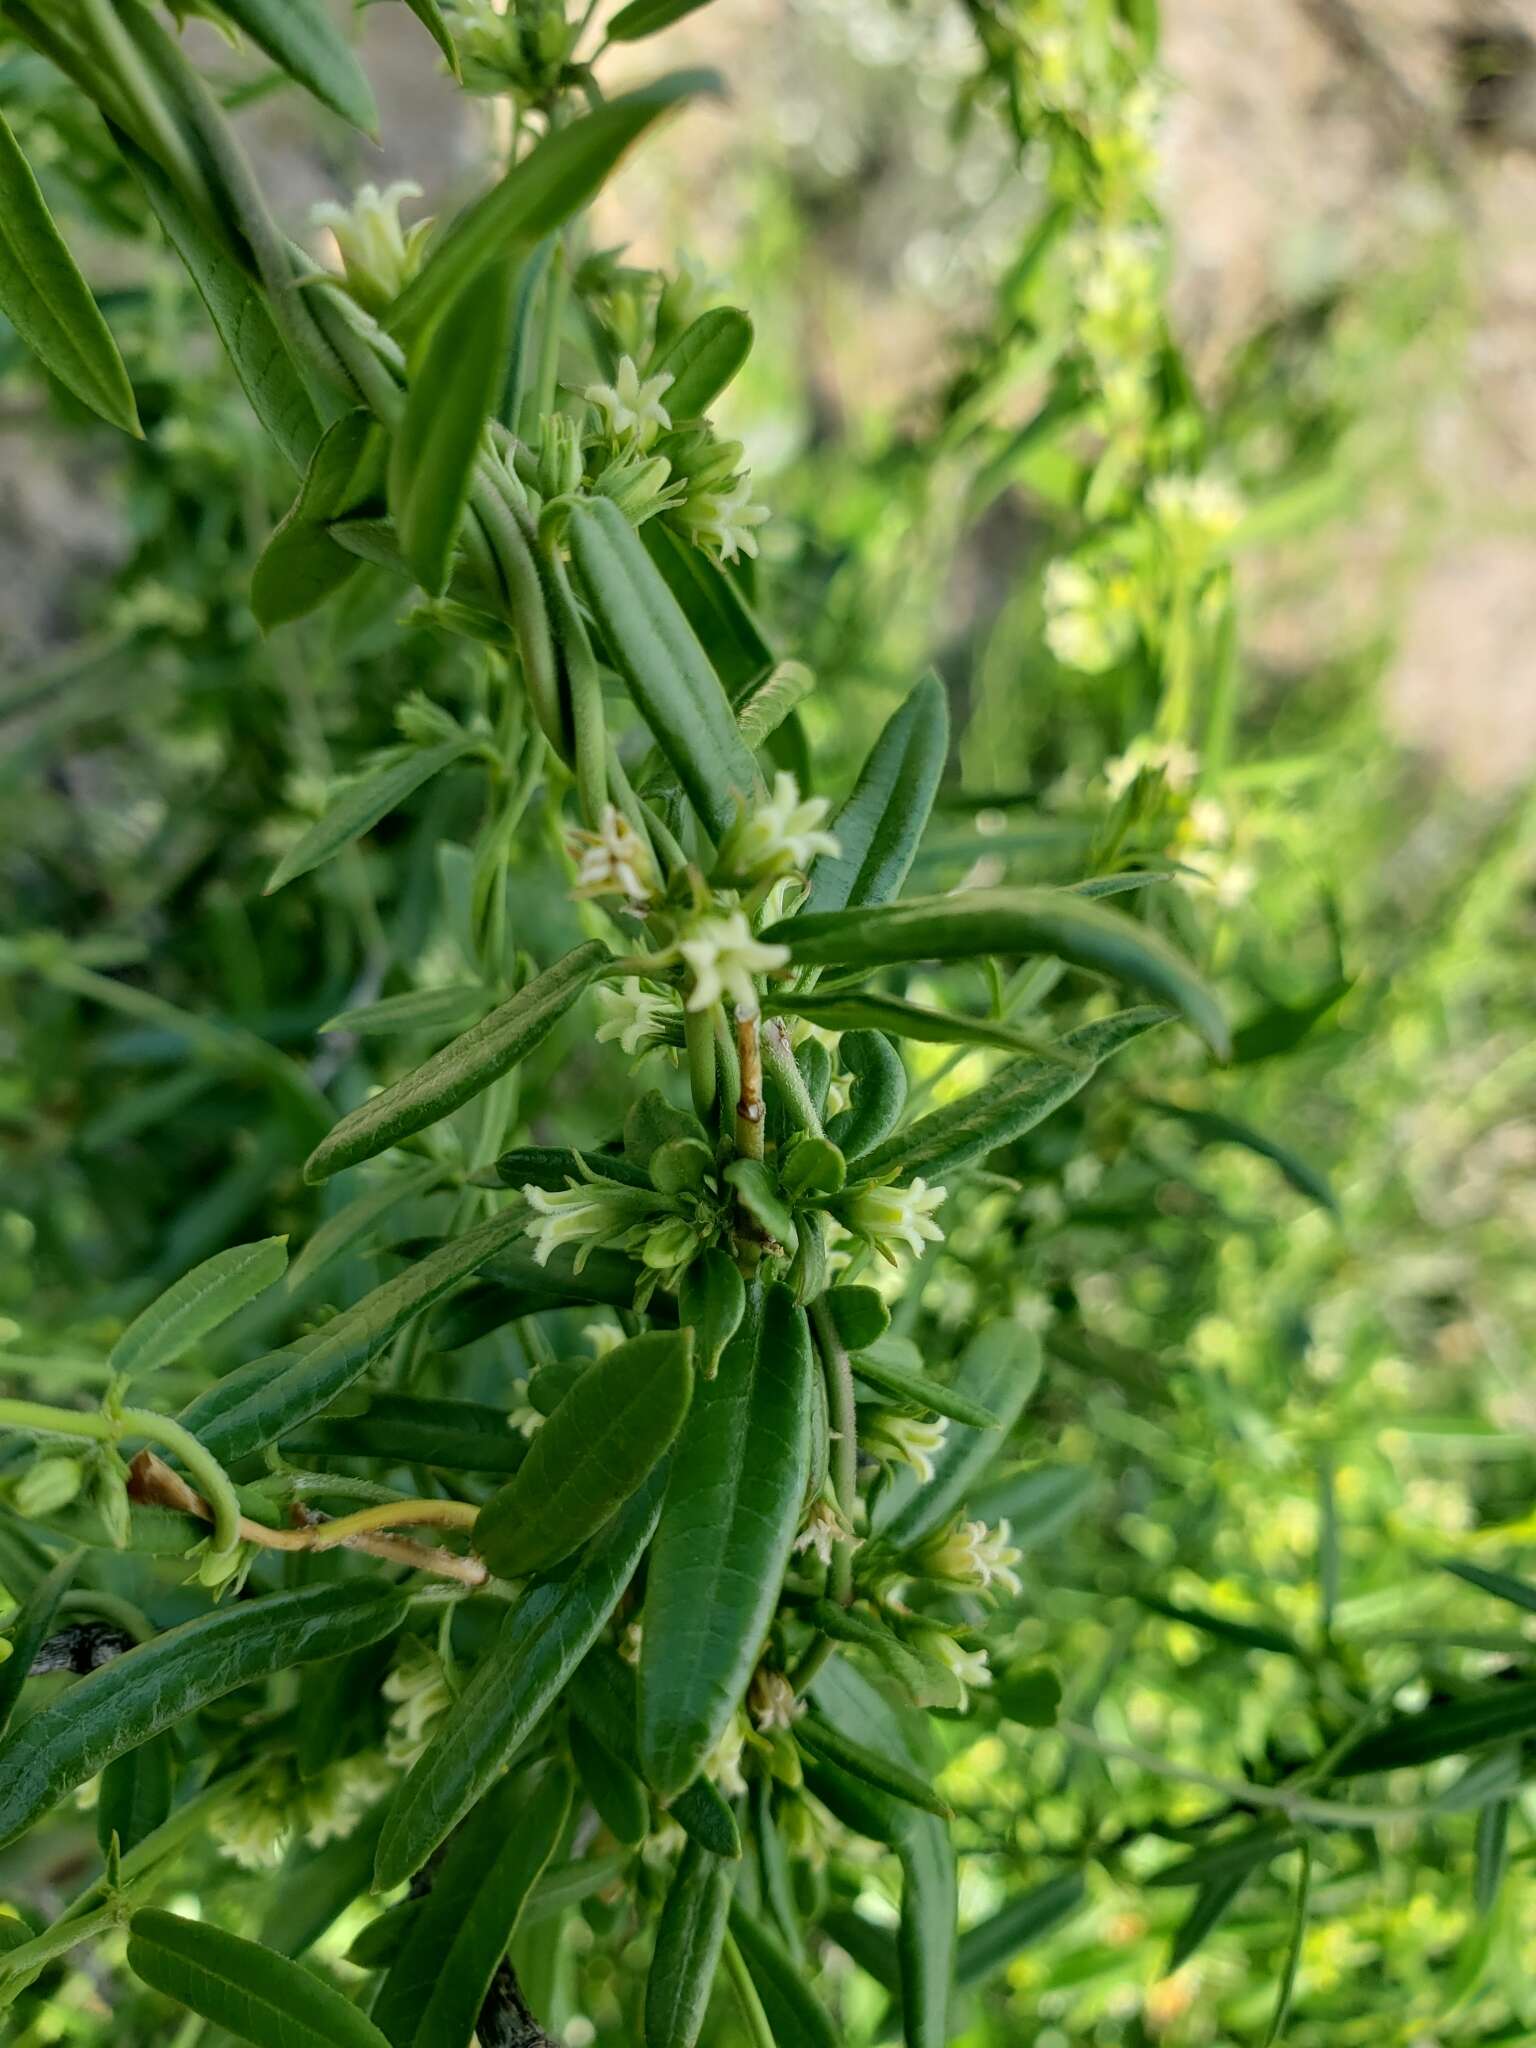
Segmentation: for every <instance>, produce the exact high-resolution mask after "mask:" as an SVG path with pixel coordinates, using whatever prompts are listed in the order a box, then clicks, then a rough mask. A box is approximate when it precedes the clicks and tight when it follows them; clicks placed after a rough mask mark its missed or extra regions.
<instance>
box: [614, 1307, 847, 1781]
mask: <svg viewBox="0 0 1536 2048" xmlns="http://www.w3.org/2000/svg"><path fill="white" fill-rule="evenodd" d="M812 1391H813V1367H812V1357H811V1340H810V1330H809V1326H808V1325H807V1323H806V1320H805V1312H804V1310H803V1309H801V1308H799V1307H797V1306H796V1304H795V1302H794V1301H793V1299H792V1298H791V1296H790V1294H789V1292H788V1290H787V1289H786V1288H783V1287H778V1286H775V1287H772V1288H770V1289H769V1290H768V1294H767V1297H766V1300H764V1299H762V1298H761V1297H757V1298H754V1299H752V1300H751V1301H749V1303H748V1308H747V1314H746V1317H745V1319H744V1320H743V1323H742V1326H741V1329H740V1330H739V1331H738V1332H737V1334H736V1336H735V1338H734V1339H733V1341H732V1342H731V1344H730V1345H729V1346H728V1347H727V1349H726V1353H725V1356H724V1357H723V1358H722V1359H721V1361H720V1370H719V1372H718V1373H717V1375H716V1376H715V1378H714V1379H712V1380H706V1381H703V1382H702V1383H701V1384H700V1385H699V1387H698V1389H697V1391H696V1393H695V1395H694V1402H693V1409H692V1412H691V1414H690V1415H689V1418H688V1422H687V1426H686V1427H685V1428H684V1430H683V1434H682V1437H681V1440H680V1441H679V1444H678V1447H677V1451H676V1453H675V1455H674V1458H673V1469H672V1480H671V1484H670V1485H669V1487H668V1489H667V1500H666V1506H665V1508H664V1509H663V1511H662V1517H661V1526H660V1528H659V1530H658V1531H657V1536H656V1543H655V1546H654V1548H653V1550H652V1553H651V1562H650V1570H649V1573H648V1575H647V1581H646V1595H645V1628H644V1635H643V1639H642V1647H641V1653H640V1758H641V1765H642V1768H643V1770H644V1773H645V1776H646V1778H647V1780H648V1781H649V1783H650V1784H651V1785H652V1787H653V1788H654V1789H655V1790H656V1791H657V1792H658V1793H659V1794H660V1795H661V1797H662V1798H663V1799H670V1798H672V1797H674V1796H675V1795H676V1794H677V1793H679V1792H681V1791H682V1790H683V1788H684V1786H686V1785H687V1784H689V1783H690V1781H691V1780H692V1779H693V1778H694V1777H695V1776H696V1775H697V1773H698V1771H699V1770H700V1769H701V1768H702V1766H703V1763H704V1759H705V1758H706V1757H707V1756H708V1754H709V1752H710V1751H711V1750H712V1749H713V1748H714V1746H715V1744H716V1743H717V1742H718V1741H719V1739H720V1736H721V1734H722V1733H723V1732H724V1730H725V1727H726V1724H727V1723H728V1722H729V1720H730V1718H731V1715H732V1714H733V1713H734V1712H735V1711H736V1708H737V1706H738V1704H739V1703H740V1701H741V1698H742V1695H743V1694H744V1693H745V1691H746V1689H747V1683H748V1680H749V1679H750V1678H751V1676H752V1671H753V1667H754V1665H755V1664H756V1662H757V1658H758V1654H759V1652H760V1650H761V1649H762V1645H763V1638H764V1636H765V1635H766V1634H767V1632H768V1624H769V1622H770V1620H771V1619H772V1617H773V1612H774V1609H775V1607H776V1605H777V1604H778V1598H779V1592H780V1589H781V1587H782V1585H783V1581H784V1572H785V1568H786V1566H787V1565H788V1562H789V1554H790V1545H791V1544H792V1542H793V1541H794V1535H795V1528H796V1525H797V1523H798V1521H799V1518H800V1504H801V1500H802V1498H803V1496H804V1493H805V1482H806V1475H807V1471H808V1468H809V1463H810V1415H811V1397H812Z"/></svg>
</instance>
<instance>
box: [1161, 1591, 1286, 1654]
mask: <svg viewBox="0 0 1536 2048" xmlns="http://www.w3.org/2000/svg"><path fill="white" fill-rule="evenodd" d="M1135 1598H1136V1600H1137V1602H1138V1603H1139V1605H1141V1606H1142V1607H1146V1608H1149V1609H1150V1610H1151V1612H1152V1613H1153V1614H1163V1615H1166V1616H1167V1617H1168V1619H1169V1620H1170V1621H1179V1622H1182V1623H1183V1624H1184V1626H1185V1627H1186V1628H1193V1629H1198V1630H1199V1631H1200V1632H1201V1633H1202V1634H1203V1635H1208V1636H1215V1637H1216V1638H1217V1640H1218V1641H1220V1642H1224V1643H1231V1644H1233V1645H1234V1646H1235V1647H1236V1648H1238V1649H1242V1650H1273V1651H1274V1652H1275V1653H1276V1654H1277V1655H1279V1656H1282V1657H1299V1658H1301V1659H1303V1660H1305V1658H1306V1654H1307V1653H1306V1651H1305V1650H1303V1649H1302V1647H1301V1645H1300V1644H1299V1643H1298V1642H1297V1641H1296V1639H1295V1637H1294V1636H1288V1635H1287V1634H1286V1633H1285V1631H1284V1630H1283V1629H1278V1628H1269V1627H1266V1626H1265V1625H1264V1624H1263V1623H1262V1622H1252V1621H1238V1620H1237V1619H1236V1618H1235V1617H1234V1616H1232V1615H1230V1614H1213V1613H1211V1612H1210V1610H1209V1609H1207V1608H1204V1607H1191V1606H1188V1605H1186V1604H1184V1603H1182V1602H1179V1601H1175V1600H1165V1599H1164V1598H1163V1596H1162V1595H1161V1594H1160V1593H1137V1594H1136V1595H1135Z"/></svg>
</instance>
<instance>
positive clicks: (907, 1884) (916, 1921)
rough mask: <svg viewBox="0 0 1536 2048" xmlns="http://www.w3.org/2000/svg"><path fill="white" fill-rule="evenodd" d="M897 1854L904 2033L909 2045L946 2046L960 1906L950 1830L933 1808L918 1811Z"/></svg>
mask: <svg viewBox="0 0 1536 2048" xmlns="http://www.w3.org/2000/svg"><path fill="white" fill-rule="evenodd" d="M897 1853H898V1855H899V1856H900V1858H901V1918H900V1920H899V1922H898V1923H897V1928H896V1957H897V1962H898V1964H899V1966H900V1970H901V2026H902V2037H903V2039H904V2040H905V2041H906V2044H907V2048H946V2044H947V2042H948V2041H949V2039H950V2032H949V2003H950V1999H951V1997H952V1996H953V1992H954V1978H955V1918H956V1914H957V1912H958V1910H959V1885H958V1880H957V1878H956V1874H955V1851H954V1845H953V1844H952V1843H951V1841H950V1839H949V1829H948V1828H947V1827H946V1826H945V1824H944V1822H943V1821H941V1820H935V1818H934V1817H933V1815H932V1814H931V1813H919V1814H915V1815H914V1816H913V1821H912V1826H911V1829H910V1830H909V1832H908V1834H907V1837H906V1839H905V1840H904V1841H903V1843H902V1844H901V1847H900V1848H899V1850H898V1851H897Z"/></svg>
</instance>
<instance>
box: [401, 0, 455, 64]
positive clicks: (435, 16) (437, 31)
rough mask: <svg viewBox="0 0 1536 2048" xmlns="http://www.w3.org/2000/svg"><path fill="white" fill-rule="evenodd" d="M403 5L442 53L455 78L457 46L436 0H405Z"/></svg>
mask: <svg viewBox="0 0 1536 2048" xmlns="http://www.w3.org/2000/svg"><path fill="white" fill-rule="evenodd" d="M405 4H406V6H407V7H409V9H410V10H411V12H412V14H414V15H415V17H416V19H417V20H418V21H419V22H420V23H421V25H422V27H423V28H424V29H425V30H426V32H427V34H428V35H429V36H430V37H431V38H432V40H433V42H434V43H436V45H437V47H438V48H439V49H440V50H441V51H442V53H443V55H444V57H445V58H446V59H447V60H448V68H449V70H450V71H452V73H453V74H454V76H455V77H457V76H458V72H459V51H458V45H457V44H456V43H455V42H454V40H453V35H452V33H451V31H450V30H449V27H448V24H447V22H446V21H444V19H443V11H442V9H441V8H440V7H439V6H438V4H437V0H405Z"/></svg>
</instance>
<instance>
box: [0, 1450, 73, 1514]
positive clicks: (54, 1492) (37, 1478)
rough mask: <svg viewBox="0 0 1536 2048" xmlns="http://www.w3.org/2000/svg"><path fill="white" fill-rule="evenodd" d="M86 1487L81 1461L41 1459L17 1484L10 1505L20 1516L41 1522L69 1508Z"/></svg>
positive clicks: (29, 1468)
mask: <svg viewBox="0 0 1536 2048" xmlns="http://www.w3.org/2000/svg"><path fill="white" fill-rule="evenodd" d="M84 1483H85V1470H84V1467H83V1466H82V1465H81V1463H80V1460H79V1459H78V1458H56V1457H55V1458H39V1459H37V1461H36V1462H35V1463H34V1464H32V1465H29V1466H28V1467H27V1469H26V1471H25V1472H23V1474H22V1475H21V1477H20V1479H18V1480H17V1482H16V1490H15V1492H14V1493H13V1494H12V1495H11V1505H12V1506H13V1507H14V1508H15V1510H16V1512H17V1514H18V1515H25V1516H26V1517H27V1519H28V1520H29V1521H39V1520H41V1519H42V1518H43V1517H44V1516H45V1515H53V1514H57V1513H58V1511H59V1509H60V1508H67V1507H68V1506H69V1504H70V1502H71V1501H72V1500H73V1499H74V1497H75V1495H76V1494H77V1493H78V1492H79V1491H80V1488H81V1487H82V1486H83V1485H84Z"/></svg>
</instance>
